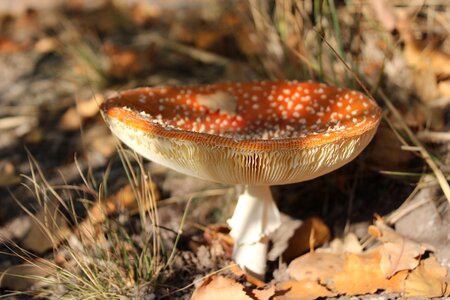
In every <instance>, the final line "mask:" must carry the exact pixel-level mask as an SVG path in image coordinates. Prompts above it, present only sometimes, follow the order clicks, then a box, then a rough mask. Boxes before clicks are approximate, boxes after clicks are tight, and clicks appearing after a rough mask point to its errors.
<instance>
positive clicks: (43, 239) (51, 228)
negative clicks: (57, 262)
mask: <svg viewBox="0 0 450 300" xmlns="http://www.w3.org/2000/svg"><path fill="white" fill-rule="evenodd" d="M30 219H31V225H30V231H28V233H27V234H26V235H25V237H24V239H23V240H22V241H21V245H22V247H24V248H25V249H27V250H32V251H34V252H36V253H39V254H42V253H44V252H46V251H48V250H50V249H52V248H54V247H56V246H57V245H59V243H60V242H61V241H63V240H65V239H66V238H67V237H68V236H69V235H70V233H71V229H70V227H69V224H68V222H67V219H66V218H65V217H64V216H63V214H62V213H61V212H60V210H59V208H58V206H57V205H56V204H55V203H52V202H50V203H49V204H48V205H46V206H44V207H41V209H40V210H39V211H38V212H37V213H36V215H35V216H30Z"/></svg>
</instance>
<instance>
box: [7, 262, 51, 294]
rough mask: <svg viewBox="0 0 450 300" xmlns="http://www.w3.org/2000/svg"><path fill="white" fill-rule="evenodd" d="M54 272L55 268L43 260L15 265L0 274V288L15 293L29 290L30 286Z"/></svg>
mask: <svg viewBox="0 0 450 300" xmlns="http://www.w3.org/2000/svg"><path fill="white" fill-rule="evenodd" d="M54 272H55V268H54V267H52V265H51V263H50V262H48V261H45V260H44V259H36V260H34V261H30V262H27V263H23V264H20V265H15V266H12V267H9V268H7V269H6V270H4V271H1V272H0V288H2V289H10V290H15V291H25V290H29V289H30V287H31V286H33V285H35V284H36V283H39V282H40V281H42V280H43V279H44V278H45V277H47V276H50V275H52V274H54Z"/></svg>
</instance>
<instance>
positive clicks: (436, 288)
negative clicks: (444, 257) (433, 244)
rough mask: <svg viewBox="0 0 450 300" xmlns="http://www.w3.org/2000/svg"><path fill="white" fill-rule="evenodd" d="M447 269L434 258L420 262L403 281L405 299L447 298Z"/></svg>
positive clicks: (449, 285)
mask: <svg viewBox="0 0 450 300" xmlns="http://www.w3.org/2000/svg"><path fill="white" fill-rule="evenodd" d="M446 278H447V269H446V268H445V267H442V266H441V265H440V264H439V263H438V262H437V261H436V258H434V257H430V258H427V259H425V260H422V261H421V262H420V264H419V266H418V267H417V268H416V269H414V270H413V271H412V272H411V273H410V274H409V276H408V278H407V279H406V281H405V294H406V297H425V298H434V297H442V296H446V295H447V296H448V293H450V282H449V281H447V279H446Z"/></svg>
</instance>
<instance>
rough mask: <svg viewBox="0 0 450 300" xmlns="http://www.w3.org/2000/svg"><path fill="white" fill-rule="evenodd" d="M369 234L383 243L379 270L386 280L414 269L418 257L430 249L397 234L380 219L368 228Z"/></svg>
mask: <svg viewBox="0 0 450 300" xmlns="http://www.w3.org/2000/svg"><path fill="white" fill-rule="evenodd" d="M369 233H370V234H371V235H372V236H374V237H376V238H377V239H378V240H380V241H381V242H382V243H383V246H382V250H381V253H382V256H381V261H380V268H381V270H382V272H383V274H384V276H385V277H386V278H390V277H392V276H393V275H394V274H395V273H397V272H399V271H401V270H412V269H414V268H415V267H417V265H418V264H419V258H420V256H421V255H422V254H424V253H425V251H426V250H427V249H430V248H431V247H429V246H425V245H423V244H420V243H417V242H415V241H413V240H410V239H408V238H406V237H404V236H402V235H400V234H398V233H397V232H395V231H394V230H393V229H391V228H390V227H388V226H387V225H386V224H384V223H383V221H382V220H381V219H378V220H377V221H376V222H375V226H370V227H369Z"/></svg>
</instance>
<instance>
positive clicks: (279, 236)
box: [267, 213, 303, 261]
mask: <svg viewBox="0 0 450 300" xmlns="http://www.w3.org/2000/svg"><path fill="white" fill-rule="evenodd" d="M280 217H281V226H280V227H279V228H278V229H277V230H275V232H273V233H272V234H271V235H270V240H271V241H272V247H271V249H270V251H269V253H267V259H268V260H272V261H275V260H276V259H277V258H278V257H279V256H280V255H281V254H282V253H284V252H285V251H286V250H287V249H288V248H289V246H291V247H295V245H292V242H291V239H292V236H293V235H294V233H295V231H296V230H297V229H298V228H299V227H300V226H301V225H302V223H303V222H302V221H300V220H297V219H294V218H291V217H290V216H288V215H286V214H283V213H282V214H280Z"/></svg>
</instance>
